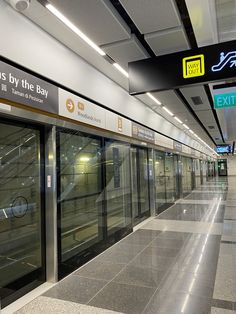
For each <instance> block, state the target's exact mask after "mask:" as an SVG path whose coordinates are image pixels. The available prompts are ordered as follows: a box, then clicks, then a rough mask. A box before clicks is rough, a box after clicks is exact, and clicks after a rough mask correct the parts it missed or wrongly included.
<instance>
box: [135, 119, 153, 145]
mask: <svg viewBox="0 0 236 314" xmlns="http://www.w3.org/2000/svg"><path fill="white" fill-rule="evenodd" d="M132 137H134V138H137V139H139V140H144V141H146V142H150V143H155V132H153V131H151V130H149V129H148V128H145V127H144V126H141V125H139V124H137V123H132Z"/></svg>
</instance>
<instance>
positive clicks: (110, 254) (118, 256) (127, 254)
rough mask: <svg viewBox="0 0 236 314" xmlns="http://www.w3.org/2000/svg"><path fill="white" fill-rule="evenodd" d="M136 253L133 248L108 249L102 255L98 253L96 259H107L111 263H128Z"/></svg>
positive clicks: (101, 260)
mask: <svg viewBox="0 0 236 314" xmlns="http://www.w3.org/2000/svg"><path fill="white" fill-rule="evenodd" d="M137 255H138V252H136V251H133V250H130V251H128V250H123V251H122V250H116V249H114V250H111V251H110V250H109V251H107V252H105V253H104V254H102V255H99V256H98V257H97V258H96V260H97V261H100V262H103V261H108V262H112V263H117V264H128V263H129V262H130V261H132V260H133V259H134V258H135V257H136V256H137Z"/></svg>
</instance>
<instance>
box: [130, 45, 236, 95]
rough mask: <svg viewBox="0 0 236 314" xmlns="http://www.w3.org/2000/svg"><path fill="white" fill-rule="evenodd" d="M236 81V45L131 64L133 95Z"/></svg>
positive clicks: (196, 50)
mask: <svg viewBox="0 0 236 314" xmlns="http://www.w3.org/2000/svg"><path fill="white" fill-rule="evenodd" d="M232 77H236V41H229V42H224V43H220V44H216V45H211V46H205V47H202V48H199V49H194V50H187V51H182V52H177V53H173V54H169V55H164V56H160V57H155V58H149V59H144V60H140V61H135V62H130V63H129V92H130V94H131V95H136V94H142V93H145V92H152V91H160V90H167V89H174V88H179V87H182V86H186V85H189V84H201V83H207V82H213V81H217V80H222V79H227V78H232Z"/></svg>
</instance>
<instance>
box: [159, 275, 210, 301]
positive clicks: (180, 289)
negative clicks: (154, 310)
mask: <svg viewBox="0 0 236 314" xmlns="http://www.w3.org/2000/svg"><path fill="white" fill-rule="evenodd" d="M213 289H214V281H213V280H207V279H206V277H205V275H204V274H200V273H199V274H194V273H188V272H181V271H180V272H177V271H176V272H172V274H171V276H170V275H169V278H168V279H166V277H165V281H164V282H163V284H162V283H161V285H160V286H159V287H158V291H159V295H160V296H161V295H163V298H164V297H165V296H166V295H169V294H171V295H176V294H178V293H190V294H191V295H195V296H198V297H203V298H212V295H213Z"/></svg>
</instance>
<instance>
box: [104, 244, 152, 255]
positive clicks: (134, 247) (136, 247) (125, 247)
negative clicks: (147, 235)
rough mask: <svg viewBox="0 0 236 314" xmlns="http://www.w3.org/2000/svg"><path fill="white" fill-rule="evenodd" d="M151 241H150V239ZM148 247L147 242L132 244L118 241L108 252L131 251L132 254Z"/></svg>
mask: <svg viewBox="0 0 236 314" xmlns="http://www.w3.org/2000/svg"><path fill="white" fill-rule="evenodd" d="M148 243H150V241H148ZM146 247H147V244H146V243H145V244H137V243H135V244H131V243H130V242H128V243H127V242H126V241H122V242H120V243H117V244H116V245H114V246H113V247H111V248H110V249H109V250H108V251H107V252H108V253H118V252H119V253H123V252H126V251H128V252H130V253H132V254H138V253H140V252H141V251H142V250H143V249H144V248H146Z"/></svg>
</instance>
